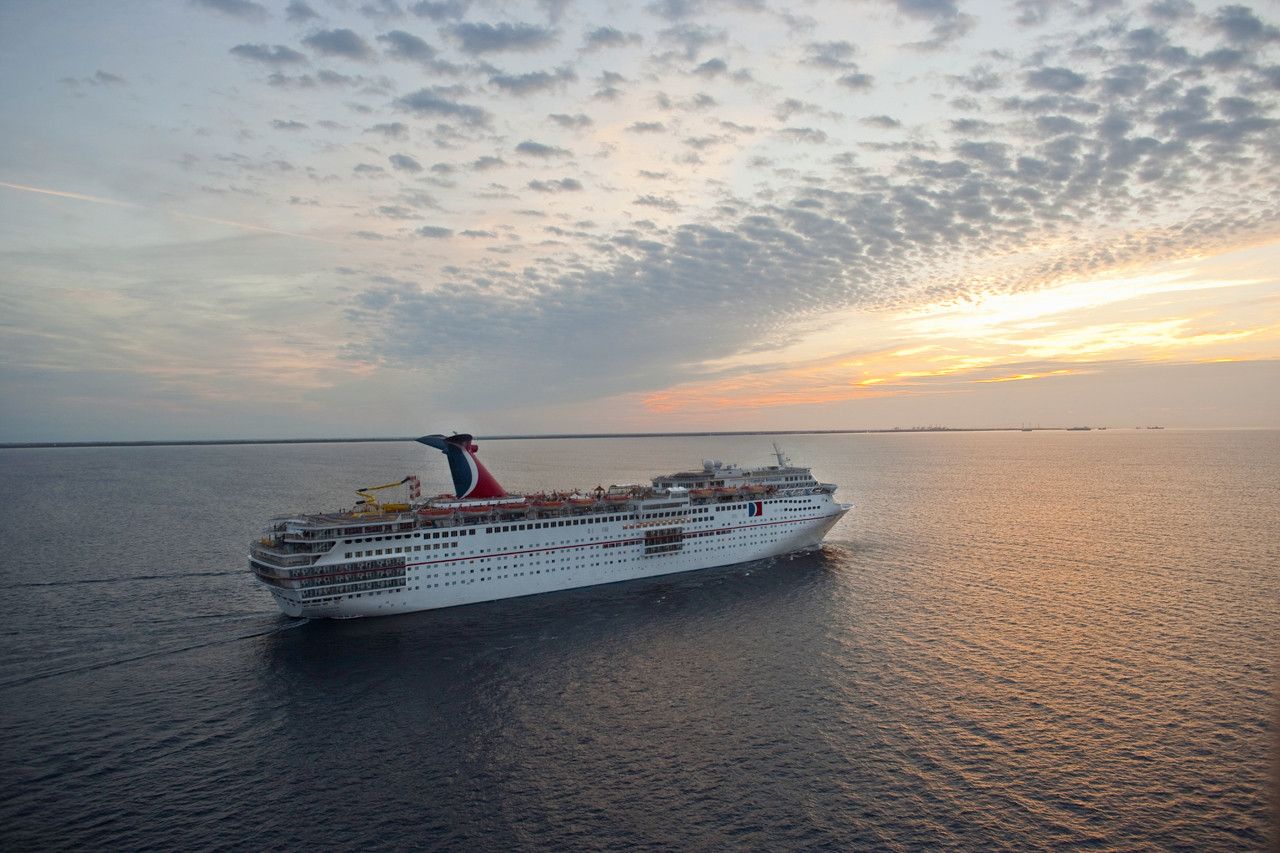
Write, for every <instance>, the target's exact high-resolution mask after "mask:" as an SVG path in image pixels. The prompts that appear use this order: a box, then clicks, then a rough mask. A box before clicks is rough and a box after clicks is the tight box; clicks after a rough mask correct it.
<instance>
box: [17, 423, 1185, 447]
mask: <svg viewBox="0 0 1280 853" xmlns="http://www.w3.org/2000/svg"><path fill="white" fill-rule="evenodd" d="M1107 429H1108V427H1087V426H1076V427H1042V426H1037V427H1030V428H1028V427H1024V426H1003V427H944V426H927V427H892V428H889V429H764V430H687V431H680V432H591V433H526V434H520V433H513V434H510V435H475V436H472V438H473V439H474V440H476V441H530V440H560V441H566V440H574V439H594V438H715V437H720V436H726V437H729V436H752V435H763V436H768V435H872V434H881V433H891V434H892V433H918V432H1072V431H1094V430H1097V431H1106V430H1107ZM1115 429H1139V430H1142V429H1165V427H1163V426H1145V427H1143V426H1139V427H1115ZM455 434H457V433H455ZM417 440H418V437H417V436H369V437H363V438H196V439H168V440H165V439H139V440H135V441H15V442H0V450H39V449H50V448H59V447H202V446H218V445H228V446H231V445H247V444H363V443H371V442H390V441H407V442H412V441H417Z"/></svg>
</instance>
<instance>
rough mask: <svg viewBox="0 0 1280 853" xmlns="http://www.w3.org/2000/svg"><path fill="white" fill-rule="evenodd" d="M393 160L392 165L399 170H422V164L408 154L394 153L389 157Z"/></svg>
mask: <svg viewBox="0 0 1280 853" xmlns="http://www.w3.org/2000/svg"><path fill="white" fill-rule="evenodd" d="M387 159H388V160H390V161H391V166H392V168H394V169H395V170H396V171H397V172H411V173H414V174H416V173H418V172H421V171H422V164H421V163H419V162H418V161H417V160H415V159H413V158H412V157H410V156H409V155H408V154H392V155H391V156H390V157H388V158H387Z"/></svg>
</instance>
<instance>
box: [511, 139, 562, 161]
mask: <svg viewBox="0 0 1280 853" xmlns="http://www.w3.org/2000/svg"><path fill="white" fill-rule="evenodd" d="M516 151H517V152H518V153H520V154H525V155H527V156H529V157H540V158H543V159H545V158H547V157H568V156H570V155H571V153H572V152H570V151H566V150H565V149H563V148H559V147H557V146H555V145H543V144H542V143H541V142H532V141H526V142H521V143H520V144H519V145H517V146H516Z"/></svg>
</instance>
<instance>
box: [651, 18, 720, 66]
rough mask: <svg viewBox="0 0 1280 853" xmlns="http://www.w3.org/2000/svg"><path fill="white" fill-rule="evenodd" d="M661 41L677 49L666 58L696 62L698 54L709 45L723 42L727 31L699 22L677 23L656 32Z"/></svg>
mask: <svg viewBox="0 0 1280 853" xmlns="http://www.w3.org/2000/svg"><path fill="white" fill-rule="evenodd" d="M658 38H659V40H660V41H661V42H663V43H666V44H671V45H674V46H675V47H676V48H677V50H676V51H675V52H674V53H672V54H670V55H669V56H668V57H667V58H680V59H683V60H684V61H686V62H697V61H698V55H699V54H700V53H701V52H702V51H703V50H704V49H705V48H707V47H710V46H711V45H719V44H724V43H725V42H726V41H727V40H728V32H727V31H726V30H724V29H722V28H720V27H708V26H703V25H701V24H679V25H677V26H674V27H668V28H667V29H665V30H662V31H660V32H659V33H658Z"/></svg>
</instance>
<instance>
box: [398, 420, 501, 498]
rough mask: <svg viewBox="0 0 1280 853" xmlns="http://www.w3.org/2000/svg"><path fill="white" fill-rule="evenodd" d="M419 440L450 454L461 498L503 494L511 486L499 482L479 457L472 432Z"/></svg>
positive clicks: (455, 486) (431, 436)
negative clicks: (472, 441)
mask: <svg viewBox="0 0 1280 853" xmlns="http://www.w3.org/2000/svg"><path fill="white" fill-rule="evenodd" d="M418 442H420V443H421V444H425V445H427V446H428V447H434V448H435V449H436V450H439V451H440V452H442V453H443V454H444V455H445V456H447V457H448V458H449V473H450V474H452V475H453V489H454V493H455V494H457V496H458V497H460V498H500V497H503V496H505V495H506V493H507V490H506V489H504V488H502V486H501V485H499V484H498V481H497V480H495V479H494V478H493V475H492V474H490V473H489V472H488V471H487V470H485V467H484V466H483V465H481V464H480V460H479V459H477V458H476V452H477V450H478V449H479V448H477V447H476V446H475V445H474V444H472V443H471V436H470V435H468V434H466V433H463V434H461V435H424V436H423V437H422V438H419V439H418Z"/></svg>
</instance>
